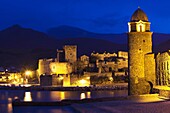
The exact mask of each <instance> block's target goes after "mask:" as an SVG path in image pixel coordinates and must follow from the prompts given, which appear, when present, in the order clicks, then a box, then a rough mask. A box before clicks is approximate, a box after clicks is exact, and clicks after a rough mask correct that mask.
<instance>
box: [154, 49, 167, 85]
mask: <svg viewBox="0 0 170 113" xmlns="http://www.w3.org/2000/svg"><path fill="white" fill-rule="evenodd" d="M156 72H157V73H156V83H157V85H169V84H170V50H169V51H166V52H163V53H158V54H157V56H156Z"/></svg>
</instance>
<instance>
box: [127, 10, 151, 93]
mask: <svg viewBox="0 0 170 113" xmlns="http://www.w3.org/2000/svg"><path fill="white" fill-rule="evenodd" d="M128 26H129V32H128V49H129V52H128V54H129V57H128V58H129V59H128V60H129V64H128V67H129V95H141V94H147V93H148V85H149V84H148V83H147V82H146V79H145V55H146V54H148V53H152V32H150V22H149V21H148V17H147V16H146V14H145V13H144V12H143V11H142V10H141V9H140V8H138V9H137V10H136V11H135V12H134V13H133V15H132V17H131V20H130V22H129V23H128Z"/></svg>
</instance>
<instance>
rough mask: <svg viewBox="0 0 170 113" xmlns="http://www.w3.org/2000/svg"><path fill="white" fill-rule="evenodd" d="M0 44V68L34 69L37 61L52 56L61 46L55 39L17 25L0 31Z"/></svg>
mask: <svg viewBox="0 0 170 113" xmlns="http://www.w3.org/2000/svg"><path fill="white" fill-rule="evenodd" d="M0 42H1V44H0V66H9V65H10V66H11V65H13V66H18V67H21V66H26V65H29V66H30V67H34V66H35V63H36V62H35V61H37V59H39V58H43V57H51V56H52V55H53V56H54V54H53V53H54V52H55V51H56V48H58V47H60V46H61V45H59V43H58V41H57V40H56V39H53V38H49V37H48V36H47V35H46V34H44V33H42V32H38V31H35V30H32V29H27V28H22V27H21V26H19V25H14V26H12V27H9V28H7V29H4V30H2V31H0ZM56 43H58V44H56Z"/></svg>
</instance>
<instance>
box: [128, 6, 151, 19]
mask: <svg viewBox="0 0 170 113" xmlns="http://www.w3.org/2000/svg"><path fill="white" fill-rule="evenodd" d="M140 20H142V21H144V22H148V17H147V15H146V13H145V12H144V11H143V10H141V9H140V8H138V9H137V10H136V11H135V12H134V13H133V15H132V17H131V20H130V21H131V22H138V21H140Z"/></svg>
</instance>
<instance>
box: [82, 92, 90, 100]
mask: <svg viewBox="0 0 170 113" xmlns="http://www.w3.org/2000/svg"><path fill="white" fill-rule="evenodd" d="M85 98H91V92H86V93H81V94H80V99H85Z"/></svg>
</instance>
